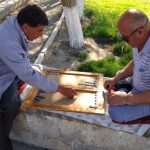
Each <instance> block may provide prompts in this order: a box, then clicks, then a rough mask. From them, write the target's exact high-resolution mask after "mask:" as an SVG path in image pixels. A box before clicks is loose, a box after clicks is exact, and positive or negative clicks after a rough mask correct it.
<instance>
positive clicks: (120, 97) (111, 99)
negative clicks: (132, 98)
mask: <svg viewBox="0 0 150 150" xmlns="http://www.w3.org/2000/svg"><path fill="white" fill-rule="evenodd" d="M127 100H128V94H127V93H125V92H120V91H117V92H112V93H110V94H109V95H108V103H109V105H110V106H115V105H126V104H127Z"/></svg>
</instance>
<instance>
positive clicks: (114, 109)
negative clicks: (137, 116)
mask: <svg viewBox="0 0 150 150" xmlns="http://www.w3.org/2000/svg"><path fill="white" fill-rule="evenodd" d="M108 113H109V116H110V118H111V119H112V120H116V121H119V122H125V121H126V118H125V115H124V114H122V113H121V111H120V107H119V106H110V107H109V111H108Z"/></svg>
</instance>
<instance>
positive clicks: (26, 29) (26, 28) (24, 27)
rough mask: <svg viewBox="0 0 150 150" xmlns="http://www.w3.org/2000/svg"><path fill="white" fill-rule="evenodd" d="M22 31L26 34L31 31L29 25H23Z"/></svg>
mask: <svg viewBox="0 0 150 150" xmlns="http://www.w3.org/2000/svg"><path fill="white" fill-rule="evenodd" d="M21 29H22V30H23V31H24V32H25V33H26V32H27V31H28V29H29V25H28V24H27V23H24V24H23V25H21Z"/></svg>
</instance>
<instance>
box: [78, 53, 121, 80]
mask: <svg viewBox="0 0 150 150" xmlns="http://www.w3.org/2000/svg"><path fill="white" fill-rule="evenodd" d="M122 68H123V66H122V65H120V64H119V63H118V60H116V58H115V56H113V55H111V56H107V57H105V58H104V59H103V60H98V61H94V60H92V61H88V62H86V63H84V64H82V65H81V66H80V67H79V68H78V71H83V72H84V71H85V72H97V73H103V74H104V76H107V77H112V76H114V75H115V74H116V72H117V71H118V70H120V69H122Z"/></svg>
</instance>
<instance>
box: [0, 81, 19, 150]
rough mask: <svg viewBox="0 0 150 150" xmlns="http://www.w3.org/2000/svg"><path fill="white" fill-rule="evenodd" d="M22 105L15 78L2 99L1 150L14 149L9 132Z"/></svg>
mask: <svg viewBox="0 0 150 150" xmlns="http://www.w3.org/2000/svg"><path fill="white" fill-rule="evenodd" d="M20 105H21V101H20V98H19V95H18V90H17V81H16V80H15V81H14V82H13V83H12V84H11V85H10V86H9V87H8V89H7V90H6V91H5V92H4V94H3V95H2V97H1V99H0V150H13V147H12V143H11V140H10V138H9V133H10V130H11V128H12V123H13V120H14V119H15V117H16V115H17V114H18V112H19V108H20Z"/></svg>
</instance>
